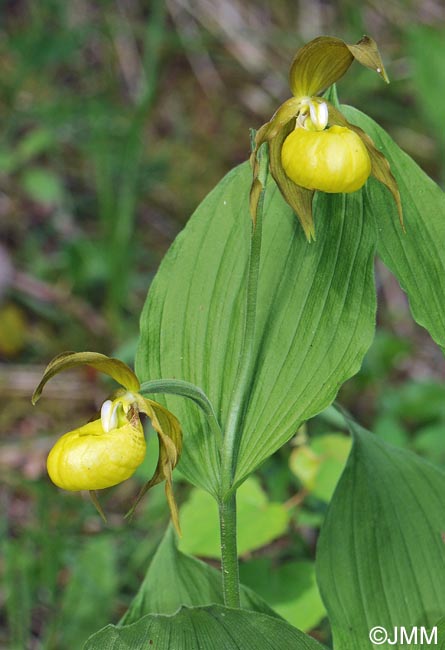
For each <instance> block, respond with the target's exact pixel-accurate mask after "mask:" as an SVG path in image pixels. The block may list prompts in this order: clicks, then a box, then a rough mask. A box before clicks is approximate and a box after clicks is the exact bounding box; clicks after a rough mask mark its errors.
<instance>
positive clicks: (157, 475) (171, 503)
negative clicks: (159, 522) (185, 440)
mask: <svg viewBox="0 0 445 650" xmlns="http://www.w3.org/2000/svg"><path fill="white" fill-rule="evenodd" d="M136 397H137V406H138V409H139V411H140V412H141V413H145V415H148V417H149V418H150V420H151V423H152V426H153V428H154V430H155V431H156V433H157V434H158V439H159V459H158V464H157V466H156V469H155V472H154V474H153V476H152V478H151V479H150V480H149V481H148V482H147V483H146V484H145V485H144V486H143V487H142V489H141V491H140V492H139V494H138V496H137V498H136V501H135V503H134V504H133V506H132V508H131V510H130V511H129V512H128V513H127V517H131V516H132V515H133V513H134V511H135V509H136V506H137V505H138V503H139V501H140V500H141V499H142V497H143V496H144V494H146V492H148V490H150V489H151V488H152V487H154V486H155V485H157V484H158V483H162V481H165V494H166V497H167V503H168V507H169V508H170V514H171V518H172V522H173V525H174V527H175V529H176V531H177V533H178V535H181V529H180V526H179V515H178V506H177V504H176V501H175V497H174V494H173V482H172V473H173V470H174V468H175V467H176V465H177V464H178V462H179V458H180V456H181V451H182V430H181V425H180V424H179V422H178V420H177V419H176V418H175V416H174V415H173V414H172V413H170V411H168V410H167V409H166V408H164V407H163V406H161V405H160V404H158V403H157V402H153V401H152V400H150V399H147V398H145V397H142V396H141V395H137V396H136Z"/></svg>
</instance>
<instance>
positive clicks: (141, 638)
mask: <svg viewBox="0 0 445 650" xmlns="http://www.w3.org/2000/svg"><path fill="white" fill-rule="evenodd" d="M142 648H147V650H149V649H150V648H153V650H173V649H174V650H192V649H193V650H195V649H196V650H210V649H211V650H271V648H279V649H280V650H322V646H321V645H320V644H319V643H318V642H317V641H315V639H313V638H311V637H309V636H306V635H305V634H304V633H303V632H300V631H299V630H297V629H296V628H294V627H292V626H291V625H289V624H288V623H285V622H284V621H281V620H279V619H276V618H272V617H271V616H266V614H258V613H256V612H249V611H246V610H240V609H229V608H227V607H222V606H221V605H212V606H210V607H195V608H191V609H189V608H186V607H183V608H182V609H180V610H179V612H178V613H177V614H175V615H174V616H162V615H159V614H158V615H156V614H149V615H147V616H144V617H143V618H141V619H140V620H139V621H138V622H137V623H133V625H128V626H125V627H116V626H113V625H108V626H107V627H105V628H104V629H103V630H101V631H100V632H97V633H96V634H94V635H93V636H92V637H90V638H89V640H88V641H87V642H86V644H85V646H84V650H141V649H142Z"/></svg>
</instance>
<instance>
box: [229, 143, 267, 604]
mask: <svg viewBox="0 0 445 650" xmlns="http://www.w3.org/2000/svg"><path fill="white" fill-rule="evenodd" d="M259 153H260V158H259V164H260V172H259V175H258V178H259V180H260V182H261V184H262V191H261V194H260V197H259V201H258V206H257V210H256V223H255V224H252V236H251V239H250V255H249V263H248V271H247V289H246V312H245V321H244V335H243V343H242V348H241V358H240V364H239V368H238V375H237V380H236V384H235V388H234V391H233V394H232V401H231V405H230V409H229V415H228V419H227V425H226V428H225V432H224V444H223V448H222V459H221V461H222V463H221V493H220V500H219V518H220V533H221V565H222V573H223V591H224V602H225V604H226V605H228V606H230V607H239V606H240V599H239V570H238V553H237V541H236V491H235V490H234V487H233V480H234V476H235V470H236V462H237V458H238V451H239V445H240V441H241V434H242V420H243V417H244V412H245V408H246V405H247V401H248V400H247V398H248V394H249V390H250V386H251V382H252V375H253V370H254V366H255V324H256V313H257V295H258V278H259V271H260V256H261V239H262V222H263V208H264V196H265V188H266V182H267V175H268V167H269V161H268V155H267V150H266V147H264V146H263V148H262V150H261V151H260V152H259ZM261 154H262V155H261Z"/></svg>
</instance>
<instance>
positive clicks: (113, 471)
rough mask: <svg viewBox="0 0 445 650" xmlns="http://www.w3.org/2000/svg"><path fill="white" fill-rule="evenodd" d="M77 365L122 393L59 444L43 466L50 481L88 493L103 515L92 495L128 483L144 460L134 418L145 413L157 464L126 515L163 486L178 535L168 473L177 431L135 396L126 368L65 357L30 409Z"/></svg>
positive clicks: (98, 357)
mask: <svg viewBox="0 0 445 650" xmlns="http://www.w3.org/2000/svg"><path fill="white" fill-rule="evenodd" d="M82 365H88V366H91V367H93V368H95V369H96V370H99V371H100V372H103V373H105V374H106V375H109V376H110V377H112V378H113V379H115V380H116V381H117V382H118V383H119V384H120V385H121V388H120V389H118V390H117V391H115V393H114V394H113V395H112V396H111V399H108V400H106V401H105V402H104V403H103V405H102V408H101V411H100V417H98V418H97V419H95V420H93V421H92V422H88V423H87V424H85V425H84V426H82V427H80V428H78V429H74V430H73V431H70V432H69V433H66V434H65V435H63V436H62V437H61V438H59V440H58V441H57V442H56V444H55V445H54V447H53V448H52V449H51V451H50V453H49V455H48V460H47V468H48V474H49V476H50V478H51V480H52V481H53V483H55V485H57V486H58V487H60V488H63V489H64V490H71V491H76V490H89V491H90V495H91V497H92V500H93V502H94V504H95V505H96V507H97V508H98V510H99V512H100V513H101V514H102V515H103V513H102V511H101V508H100V506H99V504H98V502H97V499H96V497H95V495H94V491H95V490H100V489H103V488H107V487H112V486H113V485H117V484H118V483H121V482H122V481H125V480H126V479H128V478H130V476H132V474H133V473H134V472H135V471H136V469H137V468H138V467H139V465H140V464H141V463H142V461H143V460H144V458H145V453H146V445H145V437H144V430H143V428H142V424H141V421H140V417H139V415H140V413H144V414H145V415H148V417H149V418H150V420H151V423H152V425H153V428H154V429H155V431H156V432H157V434H158V438H159V460H158V464H157V467H156V470H155V473H154V475H153V477H152V478H151V479H150V481H148V482H147V483H146V484H145V485H144V487H143V488H142V490H141V492H140V494H139V496H138V497H137V499H136V503H135V505H134V506H133V508H132V509H131V511H130V513H132V512H133V511H134V508H135V506H136V505H137V503H138V502H139V500H140V498H141V497H142V496H143V495H144V494H145V492H147V490H149V489H150V488H151V487H153V486H154V485H156V484H157V483H160V482H162V481H165V491H166V495H167V501H168V505H169V508H170V512H171V516H172V520H173V523H174V525H175V528H176V529H177V531H178V532H179V519H178V510H177V506H176V502H175V499H174V495H173V487H172V472H173V469H174V468H175V466H176V465H177V463H178V461H179V457H180V455H181V450H182V432H181V427H180V425H179V422H178V420H177V419H176V418H175V416H174V415H173V414H172V413H170V412H169V411H167V409H165V408H164V407H163V406H161V405H160V404H158V403H157V402H154V401H153V400H150V399H147V398H145V397H143V396H142V395H140V394H139V392H138V391H139V389H140V383H139V380H138V378H137V377H136V375H135V374H134V372H133V371H132V370H131V369H130V368H129V367H128V366H127V365H126V364H125V363H123V362H122V361H119V359H113V358H109V357H107V356H105V355H103V354H99V353H98V352H64V353H63V354H60V355H58V356H57V357H55V358H54V359H53V360H52V361H51V362H50V363H49V364H48V366H47V368H46V370H45V372H44V374H43V377H42V380H41V382H40V383H39V385H38V386H37V388H36V390H35V391H34V394H33V396H32V402H33V404H35V403H36V402H37V401H38V399H39V398H40V395H41V393H42V391H43V388H44V386H45V384H46V383H47V382H48V381H49V379H51V378H52V377H54V375H56V374H57V373H59V372H61V371H62V370H67V369H69V368H74V367H77V366H82Z"/></svg>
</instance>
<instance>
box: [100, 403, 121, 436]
mask: <svg viewBox="0 0 445 650" xmlns="http://www.w3.org/2000/svg"><path fill="white" fill-rule="evenodd" d="M118 408H119V402H115V403H114V404H113V402H112V401H111V399H107V400H106V402H104V403H103V404H102V408H101V409H100V419H101V421H102V429H103V430H104V431H105V432H106V433H108V432H109V431H111V430H112V429H116V427H117V425H118V419H117V409H118Z"/></svg>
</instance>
